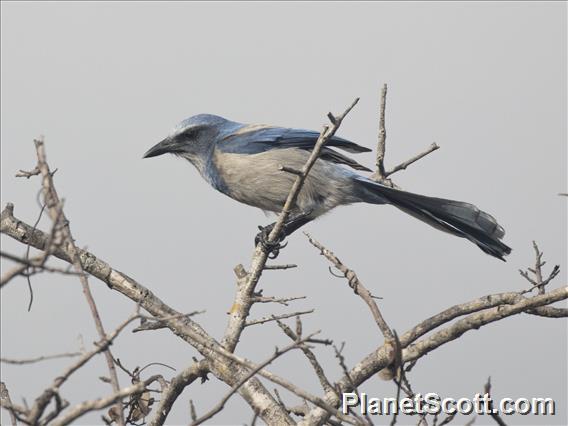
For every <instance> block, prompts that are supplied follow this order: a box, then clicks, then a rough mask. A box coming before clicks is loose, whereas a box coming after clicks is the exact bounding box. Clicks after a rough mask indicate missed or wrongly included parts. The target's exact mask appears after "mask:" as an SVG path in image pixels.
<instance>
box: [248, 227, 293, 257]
mask: <svg viewBox="0 0 568 426" xmlns="http://www.w3.org/2000/svg"><path fill="white" fill-rule="evenodd" d="M273 228H274V224H273V223H272V224H270V225H267V226H259V227H258V229H260V232H259V233H258V234H256V237H255V239H254V244H255V246H256V245H258V244H261V245H262V248H263V249H264V250H265V251H266V252H267V253H268V258H269V259H276V258H277V257H278V255H279V254H280V250H281V249H283V248H284V247H286V246H287V245H288V243H284V244H282V242H283V241H284V238H285V235H282V233H281V234H280V235H279V236H278V237H277V238H276V240H274V241H270V239H269V236H270V233H271V232H272V229H273Z"/></svg>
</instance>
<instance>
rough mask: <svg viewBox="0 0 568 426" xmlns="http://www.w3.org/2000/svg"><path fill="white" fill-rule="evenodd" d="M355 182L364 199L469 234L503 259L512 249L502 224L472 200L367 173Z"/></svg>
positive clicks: (442, 228)
mask: <svg viewBox="0 0 568 426" xmlns="http://www.w3.org/2000/svg"><path fill="white" fill-rule="evenodd" d="M356 182H357V184H356V185H357V186H356V187H357V192H358V193H359V194H358V195H359V196H360V197H361V199H362V201H365V202H368V203H376V204H383V203H385V202H387V203H389V204H392V205H393V206H395V207H397V208H399V209H400V210H402V211H404V212H405V213H408V214H410V215H412V216H414V217H416V218H417V219H420V220H421V221H423V222H426V223H428V224H429V225H431V226H433V227H435V228H437V229H440V230H442V231H445V232H448V233H450V234H452V235H457V236H458V237H462V238H467V239H468V240H470V241H471V242H472V243H474V244H476V245H477V246H478V247H479V248H480V249H481V250H483V251H484V252H485V253H487V254H490V255H491V256H495V257H496V258H498V259H501V260H503V261H504V260H505V259H504V258H503V257H504V256H506V255H508V254H509V253H511V248H510V247H508V246H507V245H505V244H503V243H502V242H501V241H500V240H501V239H502V238H503V236H504V235H505V230H504V229H503V227H502V226H500V225H499V224H498V223H497V221H496V220H495V218H494V217H493V216H491V215H490V214H488V213H485V212H484V211H481V210H479V209H478V208H477V207H476V206H474V205H473V204H469V203H464V202H461V201H453V200H445V199H443V198H434V197H426V196H424V195H418V194H413V193H411V192H406V191H401V190H398V189H394V188H390V187H388V186H384V185H381V184H379V183H377V182H374V181H372V180H369V179H366V178H364V177H358V178H357V179H356Z"/></svg>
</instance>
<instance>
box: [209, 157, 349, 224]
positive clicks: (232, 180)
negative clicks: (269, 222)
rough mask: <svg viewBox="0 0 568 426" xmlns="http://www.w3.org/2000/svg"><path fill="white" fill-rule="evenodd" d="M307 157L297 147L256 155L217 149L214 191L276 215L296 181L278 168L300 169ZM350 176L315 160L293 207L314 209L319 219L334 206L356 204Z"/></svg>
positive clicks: (326, 163) (305, 209) (333, 166)
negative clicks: (217, 190)
mask: <svg viewBox="0 0 568 426" xmlns="http://www.w3.org/2000/svg"><path fill="white" fill-rule="evenodd" d="M309 154H310V153H309V152H307V151H305V150H301V149H296V148H294V149H277V150H269V151H266V152H262V153H258V154H236V153H227V152H221V151H219V150H216V151H214V153H213V155H212V167H214V168H215V173H216V175H217V182H218V183H217V186H216V188H217V189H219V190H220V191H221V192H223V193H224V194H226V195H228V196H229V197H231V198H233V199H235V200H237V201H240V202H241V203H245V204H248V205H251V206H254V207H258V208H260V209H262V210H266V211H271V212H279V211H280V210H282V207H283V206H284V203H285V201H286V198H287V197H288V194H289V192H290V189H291V188H292V185H293V184H294V181H295V179H296V176H295V175H293V174H290V173H287V172H283V171H281V170H279V168H280V166H288V167H292V168H295V169H301V168H302V167H303V165H304V164H305V163H306V161H307V159H308V157H309ZM352 175H353V173H351V172H349V171H347V170H345V169H343V168H342V167H340V166H337V165H335V164H332V163H329V162H327V161H323V160H317V161H316V163H315V164H314V167H313V168H312V170H311V172H310V174H309V175H308V178H307V179H306V182H305V183H304V186H303V188H302V191H301V192H300V195H299V197H298V200H297V203H296V206H295V207H296V208H297V209H300V210H303V211H307V210H313V211H314V216H319V215H320V214H323V213H325V212H326V211H328V210H330V209H331V208H333V207H335V206H337V205H340V204H349V203H352V202H355V201H357V200H356V199H354V198H353V179H352ZM212 185H213V183H212ZM213 186H215V185H213Z"/></svg>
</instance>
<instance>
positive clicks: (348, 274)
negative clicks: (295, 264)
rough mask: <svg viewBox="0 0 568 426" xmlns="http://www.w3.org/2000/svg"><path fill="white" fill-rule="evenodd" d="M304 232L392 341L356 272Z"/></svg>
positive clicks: (382, 319) (385, 324)
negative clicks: (345, 280)
mask: <svg viewBox="0 0 568 426" xmlns="http://www.w3.org/2000/svg"><path fill="white" fill-rule="evenodd" d="M304 234H305V235H306V237H308V240H309V241H310V244H312V245H313V246H314V247H316V248H317V249H319V250H320V253H321V254H322V255H323V256H325V258H326V259H327V260H329V261H330V262H331V263H332V264H333V266H335V268H337V270H339V271H340V272H341V273H342V274H343V275H344V276H345V278H347V282H348V284H349V287H351V288H352V289H353V292H354V293H355V294H356V295H357V296H359V297H360V298H361V299H363V301H364V302H365V303H366V304H367V306H368V307H369V309H370V310H371V313H372V315H373V318H374V319H375V322H376V323H377V325H378V327H379V329H380V330H381V333H383V336H384V337H385V339H386V340H387V341H389V342H392V341H393V340H394V336H393V333H392V331H391V329H390V327H389V326H388V325H387V323H386V321H385V320H384V318H383V315H382V314H381V311H380V310H379V307H378V306H377V304H376V302H375V300H374V298H373V297H372V295H371V292H370V291H369V290H367V288H366V287H365V286H364V285H363V284H362V283H361V281H359V278H358V277H357V274H355V272H354V271H352V270H351V269H349V268H347V267H346V266H345V265H344V264H343V263H342V262H341V261H340V260H339V258H338V257H337V256H335V254H333V252H331V251H330V250H328V249H327V248H325V247H324V246H323V245H322V244H321V243H319V242H318V241H316V240H314V239H313V238H312V237H311V236H310V235H309V234H307V233H305V232H304Z"/></svg>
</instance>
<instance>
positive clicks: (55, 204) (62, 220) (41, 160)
mask: <svg viewBox="0 0 568 426" xmlns="http://www.w3.org/2000/svg"><path fill="white" fill-rule="evenodd" d="M34 143H35V147H36V153H37V169H38V170H39V171H40V173H41V176H42V186H43V198H44V200H45V204H46V206H47V210H48V212H49V215H50V217H51V219H52V221H53V225H54V227H55V226H58V225H59V224H61V234H62V235H63V239H64V241H65V242H66V244H67V249H68V250H69V253H70V255H71V260H72V263H73V267H74V269H75V271H76V272H77V273H78V274H80V275H79V280H80V281H81V286H82V287H83V294H84V295H85V298H86V300H87V304H88V305H89V308H90V311H91V315H92V317H93V320H94V322H95V328H96V329H97V333H98V334H99V337H100V338H101V339H103V338H105V336H106V332H105V330H104V327H103V324H102V321H101V317H100V314H99V311H98V309H97V306H96V304H95V299H94V298H93V295H92V293H91V289H90V287H89V281H88V280H87V277H86V275H85V274H84V273H83V272H84V271H83V265H82V264H81V259H80V258H79V255H78V251H77V247H76V246H75V240H74V239H73V235H72V234H71V228H70V226H69V221H68V220H67V217H66V216H65V213H64V212H63V207H62V204H61V202H60V201H59V195H58V194H57V190H56V189H55V185H54V183H53V174H52V172H51V171H50V169H49V165H48V164H47V157H46V154H45V145H44V142H43V137H40V138H39V139H36V140H34ZM105 359H106V363H107V368H108V370H109V375H110V380H111V384H112V388H113V390H114V392H118V390H119V389H120V385H119V383H118V375H117V374H116V369H115V366H114V361H113V357H112V354H111V352H110V350H109V349H108V348H107V349H106V350H105ZM117 411H120V416H119V418H118V419H117V420H118V424H119V425H120V426H122V425H124V416H123V414H122V406H121V403H120V401H118V402H117Z"/></svg>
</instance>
